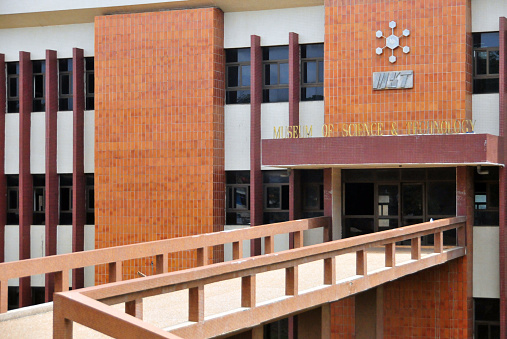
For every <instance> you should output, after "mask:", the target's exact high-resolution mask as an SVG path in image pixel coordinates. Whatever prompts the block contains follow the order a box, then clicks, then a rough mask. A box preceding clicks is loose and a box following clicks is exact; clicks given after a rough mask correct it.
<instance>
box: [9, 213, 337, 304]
mask: <svg viewBox="0 0 507 339" xmlns="http://www.w3.org/2000/svg"><path fill="white" fill-rule="evenodd" d="M320 227H324V228H329V227H331V218H330V217H317V218H311V219H302V220H295V221H287V222H281V223H276V224H269V225H263V226H257V227H249V228H244V229H239V230H232V231H222V232H215V233H207V234H199V235H194V236H186V237H180V238H172V239H166V240H158V241H152V242H146V243H138V244H131V245H124V246H116V247H108V248H103V249H97V250H90V251H84V252H74V253H68V254H60V255H53V256H47V257H42V258H34V259H27V260H20V261H15V262H6V263H0V272H1V275H0V313H4V312H7V292H6V291H7V281H8V280H9V279H14V278H21V277H26V276H31V275H37V274H46V273H53V272H55V273H56V284H55V292H61V291H66V290H68V271H69V270H71V269H76V268H82V267H87V266H94V265H100V264H109V266H110V268H111V269H112V270H111V272H110V282H113V281H119V280H121V263H122V262H123V261H126V260H131V259H138V258H145V257H150V256H156V257H157V259H160V260H157V273H165V272H167V270H168V265H167V264H166V263H165V262H166V261H167V254H168V253H175V252H180V251H186V250H198V251H199V250H200V252H201V254H202V257H201V260H200V261H201V264H206V261H207V260H205V258H206V257H205V256H206V254H207V251H206V250H204V249H205V248H208V247H212V246H216V245H223V244H227V243H233V244H234V243H241V242H242V241H243V240H250V239H256V238H261V237H270V236H274V235H276V234H284V233H292V232H302V231H305V230H309V229H314V228H320ZM237 256H238V257H241V251H237ZM198 259H199V258H198Z"/></svg>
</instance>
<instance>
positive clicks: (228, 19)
mask: <svg viewBox="0 0 507 339" xmlns="http://www.w3.org/2000/svg"><path fill="white" fill-rule="evenodd" d="M224 25H225V29H224V47H225V48H238V47H250V35H252V34H254V35H258V36H260V37H261V45H262V46H274V45H288V44H289V33H290V32H295V33H298V34H299V43H300V44H307V43H315V42H324V6H316V7H300V8H289V9H275V10H266V11H253V12H235V13H225V14H224Z"/></svg>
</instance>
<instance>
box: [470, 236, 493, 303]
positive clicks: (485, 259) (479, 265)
mask: <svg viewBox="0 0 507 339" xmlns="http://www.w3.org/2000/svg"><path fill="white" fill-rule="evenodd" d="M498 237H499V228H498V227H474V258H473V260H474V281H473V289H474V291H473V296H474V298H500V273H499V272H500V250H499V242H498Z"/></svg>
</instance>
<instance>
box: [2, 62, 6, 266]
mask: <svg viewBox="0 0 507 339" xmlns="http://www.w3.org/2000/svg"><path fill="white" fill-rule="evenodd" d="M6 81H7V79H6V74H5V55H4V54H0V206H7V180H6V177H5V111H6V103H7V91H6V88H5V84H6ZM6 221H7V210H6V208H0V262H4V261H5V253H4V252H5V223H6Z"/></svg>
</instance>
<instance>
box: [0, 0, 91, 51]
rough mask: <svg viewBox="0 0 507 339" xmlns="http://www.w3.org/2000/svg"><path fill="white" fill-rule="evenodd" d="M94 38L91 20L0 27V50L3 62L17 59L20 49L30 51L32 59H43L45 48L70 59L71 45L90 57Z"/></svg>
mask: <svg viewBox="0 0 507 339" xmlns="http://www.w3.org/2000/svg"><path fill="white" fill-rule="evenodd" d="M9 2H11V1H9ZM12 2H16V1H12ZM41 2H43V1H41ZM94 37H95V32H94V24H93V23H89V24H76V25H65V27H62V26H46V27H40V26H37V27H28V28H13V29H0V46H1V47H0V52H1V53H4V54H5V61H18V60H19V52H20V51H25V52H30V58H31V59H32V60H42V59H46V49H52V50H55V51H57V52H58V58H59V59H61V58H72V48H74V47H78V48H82V49H83V50H84V55H85V56H93V55H94Z"/></svg>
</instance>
